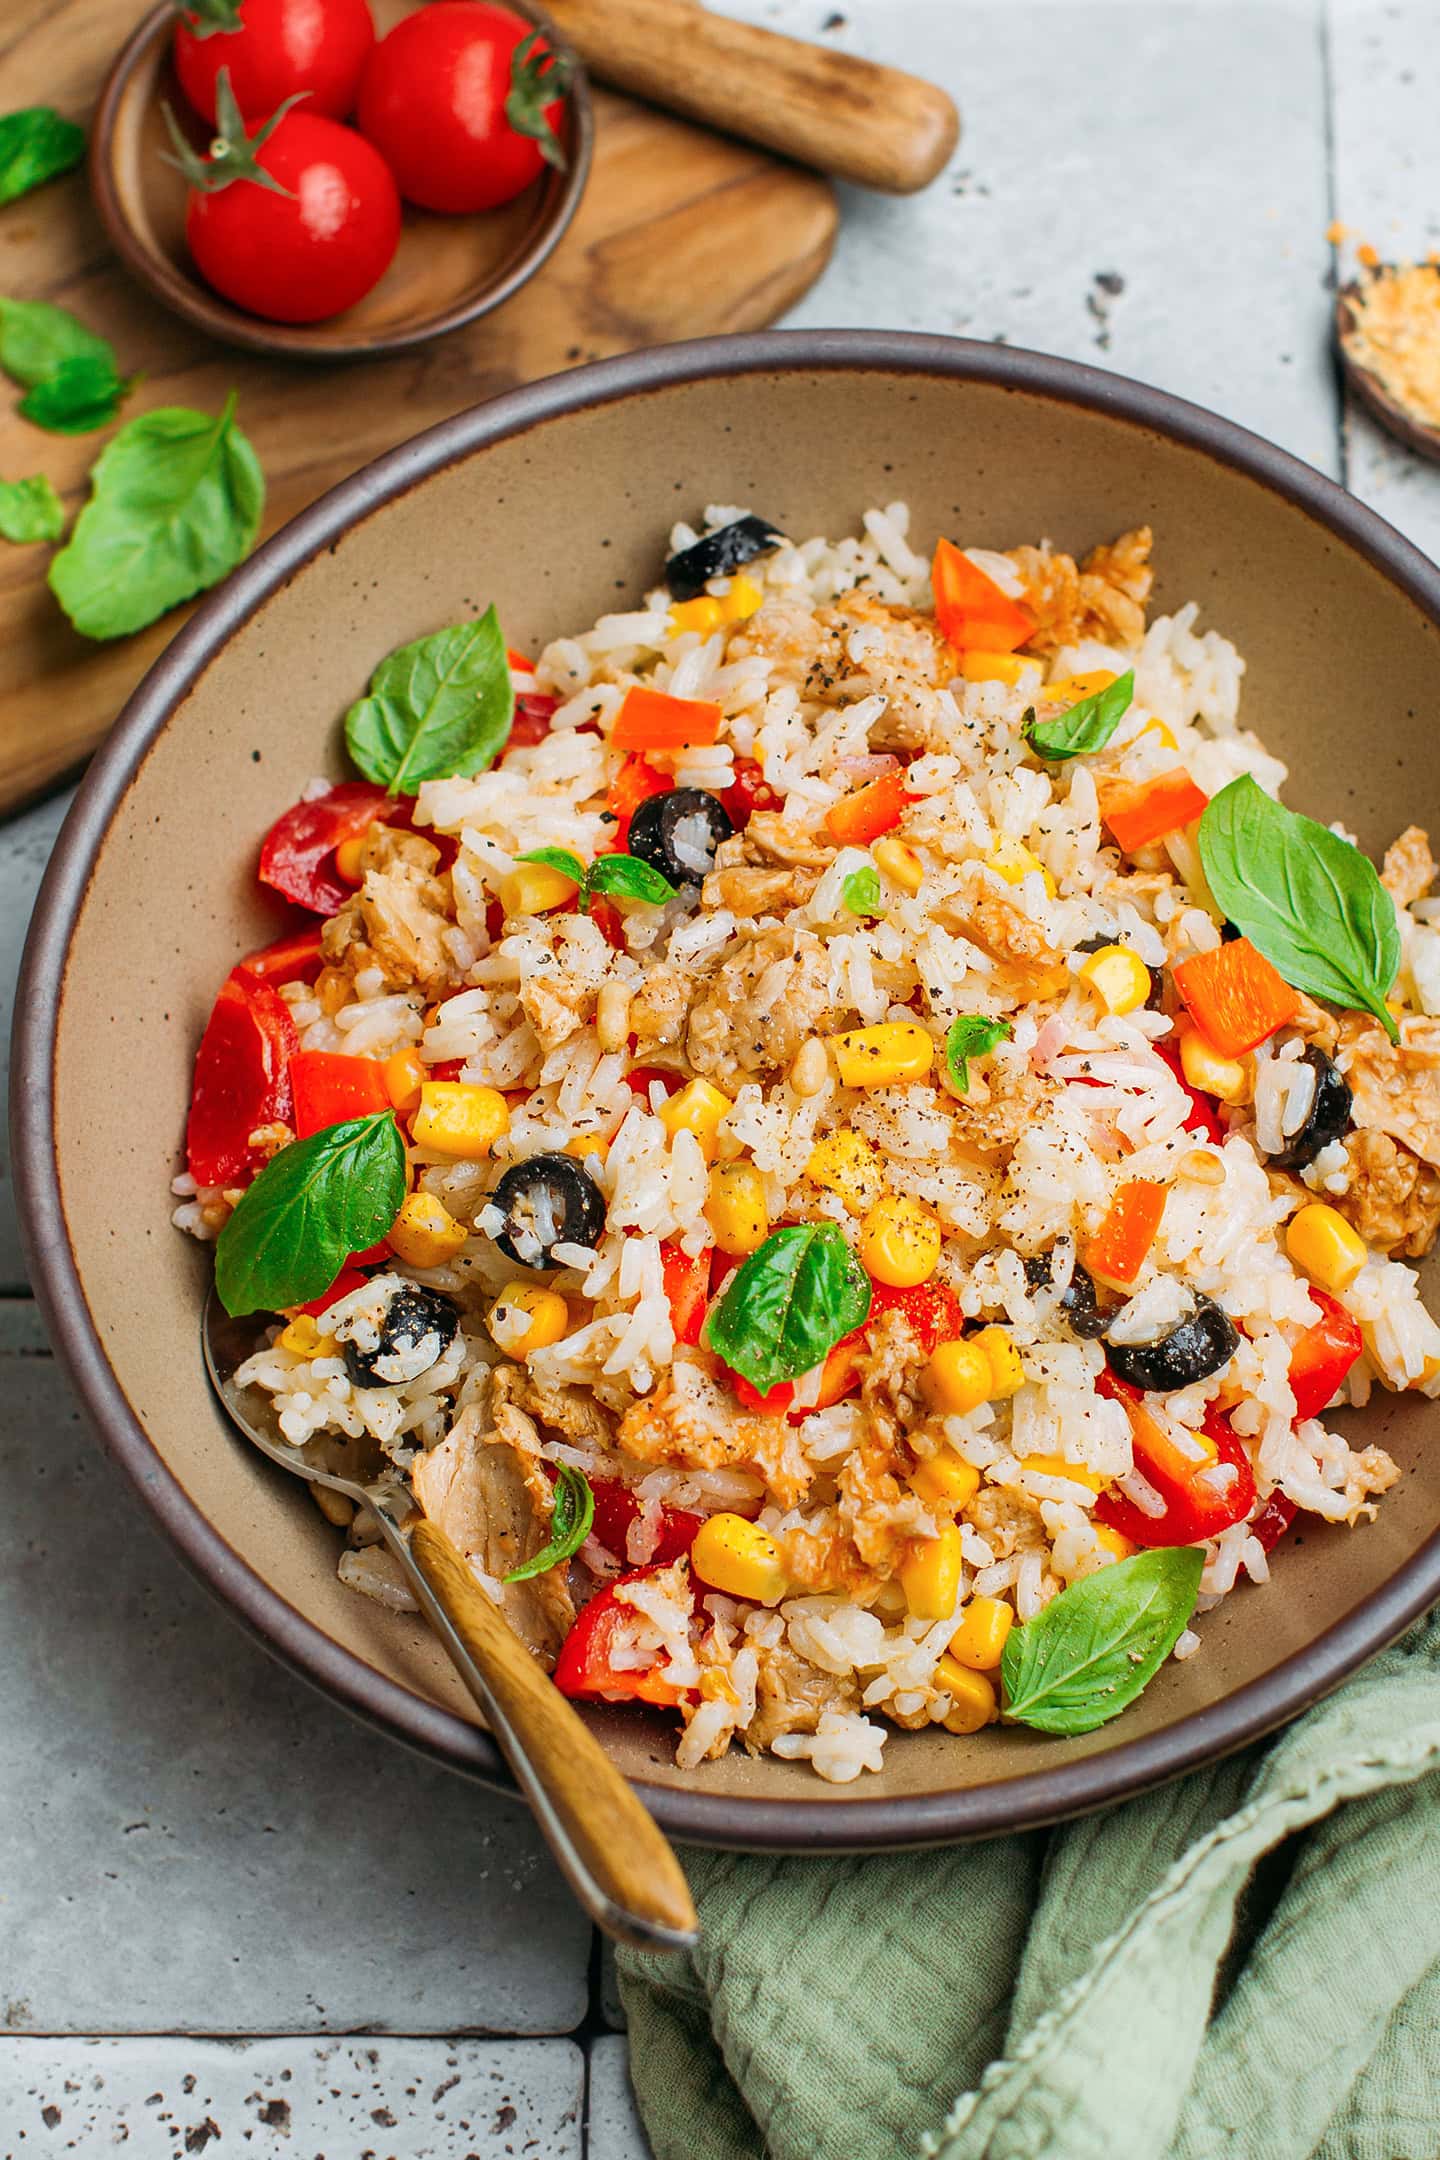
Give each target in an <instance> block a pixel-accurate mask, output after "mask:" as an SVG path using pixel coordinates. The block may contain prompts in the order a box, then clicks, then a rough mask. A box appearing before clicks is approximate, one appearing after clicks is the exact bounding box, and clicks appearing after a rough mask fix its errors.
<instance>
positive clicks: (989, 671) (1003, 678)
mask: <svg viewBox="0 0 1440 2160" xmlns="http://www.w3.org/2000/svg"><path fill="white" fill-rule="evenodd" d="M1034 665H1035V662H1034V661H1033V660H1027V659H1026V658H1025V657H1024V655H1023V654H1022V653H1013V652H986V651H985V650H984V649H983V647H981V646H979V645H974V646H972V647H971V648H970V650H969V651H968V652H963V653H962V654H961V655H960V672H961V674H962V675H963V676H964V677H965V680H966V682H1003V683H1010V684H1011V685H1012V686H1013V685H1014V684H1015V683H1018V682H1019V680H1020V677H1021V676H1022V675H1023V674H1024V672H1025V670H1026V668H1027V667H1034Z"/></svg>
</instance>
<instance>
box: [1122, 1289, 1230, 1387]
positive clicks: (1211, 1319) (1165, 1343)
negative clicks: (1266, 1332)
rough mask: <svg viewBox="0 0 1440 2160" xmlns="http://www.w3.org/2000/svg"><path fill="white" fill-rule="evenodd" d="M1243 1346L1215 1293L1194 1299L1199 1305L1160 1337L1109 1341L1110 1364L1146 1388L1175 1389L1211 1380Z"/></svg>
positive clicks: (1133, 1385)
mask: <svg viewBox="0 0 1440 2160" xmlns="http://www.w3.org/2000/svg"><path fill="white" fill-rule="evenodd" d="M1239 1347H1240V1336H1239V1333H1238V1332H1237V1330H1236V1326H1235V1323H1234V1321H1233V1320H1232V1319H1231V1318H1230V1315H1229V1314H1228V1313H1227V1312H1223V1311H1222V1310H1221V1308H1220V1307H1219V1306H1218V1305H1217V1304H1216V1303H1215V1300H1214V1299H1213V1298H1208V1297H1200V1298H1197V1299H1196V1300H1195V1309H1194V1311H1193V1312H1188V1313H1187V1314H1186V1315H1185V1318H1184V1319H1183V1320H1181V1321H1178V1322H1177V1323H1176V1325H1175V1326H1174V1327H1173V1328H1171V1330H1170V1332H1169V1334H1168V1335H1162V1336H1161V1337H1160V1340H1159V1341H1158V1342H1152V1343H1116V1342H1112V1343H1110V1344H1108V1345H1107V1348H1106V1356H1107V1357H1108V1358H1109V1360H1110V1370H1111V1371H1112V1372H1113V1373H1117V1374H1118V1375H1119V1377H1120V1378H1121V1379H1122V1380H1128V1381H1129V1382H1130V1385H1131V1386H1132V1387H1138V1388H1143V1389H1144V1390H1145V1392H1146V1393H1147V1394H1153V1395H1171V1394H1173V1393H1174V1392H1175V1390H1176V1388H1183V1387H1190V1386H1192V1385H1193V1384H1194V1382H1195V1381H1197V1380H1208V1379H1209V1378H1210V1375H1211V1374H1212V1373H1217V1372H1219V1371H1220V1369H1221V1367H1222V1366H1225V1365H1228V1364H1229V1362H1230V1360H1231V1358H1232V1357H1234V1355H1235V1352H1236V1351H1237V1350H1238V1348H1239Z"/></svg>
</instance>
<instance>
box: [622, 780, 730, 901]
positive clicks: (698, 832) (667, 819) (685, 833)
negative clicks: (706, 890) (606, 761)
mask: <svg viewBox="0 0 1440 2160" xmlns="http://www.w3.org/2000/svg"><path fill="white" fill-rule="evenodd" d="M734 830H735V821H734V819H733V818H732V817H731V815H730V813H729V811H728V810H727V809H726V808H725V805H724V803H722V802H721V800H720V798H719V796H718V795H711V794H709V793H708V792H707V791H706V789H704V788H698V787H677V788H671V790H670V792H669V794H668V795H647V796H646V798H645V800H644V802H642V803H641V805H640V807H639V809H638V810H637V811H636V812H635V815H634V816H633V817H632V818H631V820H630V853H631V854H632V855H638V856H639V858H640V860H641V862H645V863H649V865H650V867H651V869H652V870H658V871H659V872H660V875H661V876H662V877H667V878H669V880H670V883H671V884H672V885H698V884H699V882H700V880H701V879H702V878H703V877H708V876H709V874H710V872H711V871H712V870H713V869H714V867H715V850H716V848H718V847H719V845H720V843H721V841H722V840H728V839H729V838H730V836H731V834H732V833H733V832H734Z"/></svg>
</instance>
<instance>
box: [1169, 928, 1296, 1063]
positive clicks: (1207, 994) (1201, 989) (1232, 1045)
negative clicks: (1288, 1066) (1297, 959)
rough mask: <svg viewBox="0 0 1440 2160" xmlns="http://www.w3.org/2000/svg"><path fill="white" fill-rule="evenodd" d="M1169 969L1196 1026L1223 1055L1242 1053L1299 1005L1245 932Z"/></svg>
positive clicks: (1286, 1019)
mask: <svg viewBox="0 0 1440 2160" xmlns="http://www.w3.org/2000/svg"><path fill="white" fill-rule="evenodd" d="M1170 972H1171V974H1172V976H1173V977H1174V981H1175V988H1176V989H1177V990H1178V991H1179V993H1180V996H1181V998H1182V999H1183V1000H1184V1003H1185V1010H1186V1011H1187V1012H1188V1013H1189V1015H1190V1017H1191V1019H1192V1020H1193V1021H1194V1022H1195V1025H1196V1027H1197V1028H1199V1030H1200V1032H1201V1034H1202V1035H1203V1036H1204V1037H1205V1039H1206V1041H1207V1042H1212V1043H1214V1045H1215V1048H1216V1049H1217V1050H1219V1051H1221V1052H1223V1054H1224V1055H1225V1056H1226V1057H1230V1058H1235V1057H1243V1056H1244V1055H1245V1053H1246V1051H1247V1050H1253V1049H1254V1048H1255V1047H1256V1045H1257V1044H1258V1043H1262V1042H1264V1041H1265V1039H1266V1037H1267V1036H1268V1035H1273V1034H1274V1033H1275V1030H1276V1028H1280V1027H1285V1026H1287V1025H1288V1024H1289V1022H1290V1021H1292V1020H1293V1019H1294V1018H1295V1016H1296V1014H1297V1013H1298V1012H1299V1010H1300V999H1299V996H1298V994H1297V993H1296V992H1295V991H1294V990H1292V989H1291V987H1290V985H1289V983H1287V982H1286V980H1285V978H1284V976H1283V975H1282V974H1281V973H1280V971H1279V969H1278V968H1275V967H1272V966H1271V964H1270V962H1269V961H1268V960H1267V959H1266V958H1265V955H1264V954H1263V953H1262V952H1257V951H1256V949H1255V947H1254V946H1253V945H1252V944H1251V942H1250V940H1249V938H1246V937H1240V938H1231V939H1230V941H1229V943H1228V944H1225V945H1215V946H1212V948H1211V950H1210V951H1209V952H1201V953H1192V954H1191V955H1190V958H1189V959H1188V960H1181V961H1178V962H1177V963H1176V965H1175V966H1174V967H1173V968H1172V969H1171V971H1170Z"/></svg>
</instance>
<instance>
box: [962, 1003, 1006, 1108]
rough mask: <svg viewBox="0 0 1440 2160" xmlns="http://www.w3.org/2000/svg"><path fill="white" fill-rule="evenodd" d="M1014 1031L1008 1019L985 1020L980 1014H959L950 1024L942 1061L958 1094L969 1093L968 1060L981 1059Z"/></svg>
mask: <svg viewBox="0 0 1440 2160" xmlns="http://www.w3.org/2000/svg"><path fill="white" fill-rule="evenodd" d="M1014 1032H1015V1030H1014V1028H1013V1027H1012V1026H1011V1025H1010V1022H1009V1021H1008V1020H987V1019H985V1017H984V1016H983V1014H980V1013H961V1014H960V1016H959V1018H958V1019H956V1020H952V1021H951V1023H950V1026H949V1029H948V1031H947V1033H946V1036H945V1062H946V1064H947V1065H948V1066H949V1068H950V1077H951V1079H952V1080H953V1081H954V1082H955V1085H956V1087H957V1088H959V1090H960V1093H961V1094H962V1095H968V1094H969V1092H970V1060H971V1058H972V1057H985V1056H986V1055H987V1054H988V1052H990V1051H991V1050H993V1049H994V1048H995V1046H996V1044H997V1043H1002V1042H1004V1041H1005V1040H1006V1039H1007V1038H1008V1037H1009V1036H1011V1035H1013V1034H1014Z"/></svg>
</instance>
